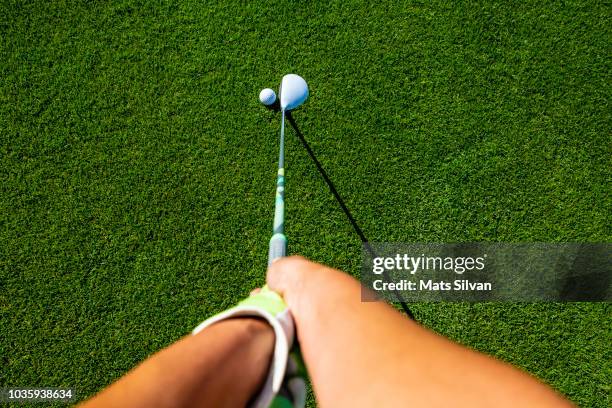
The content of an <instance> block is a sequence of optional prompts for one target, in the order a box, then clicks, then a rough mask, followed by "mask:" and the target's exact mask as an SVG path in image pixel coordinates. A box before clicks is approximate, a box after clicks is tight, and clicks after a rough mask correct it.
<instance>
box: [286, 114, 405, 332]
mask: <svg viewBox="0 0 612 408" xmlns="http://www.w3.org/2000/svg"><path fill="white" fill-rule="evenodd" d="M285 116H286V118H287V121H289V124H291V127H292V128H293V130H294V131H295V134H296V135H297V137H298V139H300V142H302V146H304V149H306V152H308V155H309V156H310V158H311V159H312V162H313V163H314V164H315V166H316V168H317V170H318V171H319V174H320V175H321V177H323V180H325V183H326V184H327V186H328V187H329V189H330V191H331V193H332V194H333V196H334V198H335V199H336V201H337V202H338V204H339V205H340V207H341V208H342V211H343V212H344V214H345V215H346V218H348V220H349V222H350V223H351V226H352V227H353V229H354V230H355V232H356V233H357V235H358V236H359V239H360V240H361V243H362V245H363V247H364V248H365V250H366V251H367V252H368V254H369V256H370V257H371V258H376V257H377V255H376V253H375V252H374V249H373V248H372V246H371V245H370V243H369V241H368V239H367V238H366V236H365V234H364V233H363V231H362V229H361V227H359V224H357V221H356V220H355V217H353V214H352V213H351V211H350V210H349V209H348V207H347V206H346V204H345V203H344V200H343V199H342V197H341V196H340V194H339V193H338V190H337V189H336V186H335V185H334V183H333V182H332V181H331V179H330V178H329V176H328V175H327V172H326V171H325V169H324V168H323V166H322V165H321V162H320V161H319V159H317V156H316V155H315V153H314V151H313V150H312V148H311V147H310V144H308V142H307V141H306V138H305V137H304V135H303V134H302V132H301V131H300V129H299V127H298V125H297V123H296V122H295V119H294V118H293V115H292V114H291V112H290V111H289V112H286V114H285ZM383 277H384V278H385V280H386V281H388V282H389V281H391V279H390V277H389V274H388V272H387V271H386V270H385V271H383ZM393 294H394V296H395V298H396V299H397V302H399V303H400V305H401V306H402V310H403V311H404V313H406V315H407V316H408V317H410V318H411V319H412V320H415V319H414V314H413V313H412V311H411V310H410V308H408V305H407V304H406V301H405V300H404V299H403V298H402V295H401V294H400V293H399V292H397V291H393Z"/></svg>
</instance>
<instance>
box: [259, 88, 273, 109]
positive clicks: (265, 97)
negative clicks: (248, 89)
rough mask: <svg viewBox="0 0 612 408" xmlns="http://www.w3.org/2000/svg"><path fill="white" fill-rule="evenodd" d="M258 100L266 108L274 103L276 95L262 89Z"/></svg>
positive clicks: (270, 90) (266, 89)
mask: <svg viewBox="0 0 612 408" xmlns="http://www.w3.org/2000/svg"><path fill="white" fill-rule="evenodd" d="M259 100H260V101H261V103H263V104H264V105H266V106H268V105H272V104H273V103H274V101H276V94H275V93H274V91H273V90H272V89H270V88H265V89H262V90H261V92H260V93H259Z"/></svg>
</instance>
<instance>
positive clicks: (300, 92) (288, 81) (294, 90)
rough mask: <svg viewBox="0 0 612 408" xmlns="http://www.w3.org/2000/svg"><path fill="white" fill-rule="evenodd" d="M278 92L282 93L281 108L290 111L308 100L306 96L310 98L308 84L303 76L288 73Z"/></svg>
mask: <svg viewBox="0 0 612 408" xmlns="http://www.w3.org/2000/svg"><path fill="white" fill-rule="evenodd" d="M278 94H279V95H280V108H281V110H283V111H290V110H293V109H295V108H297V107H298V106H300V105H301V104H303V103H304V101H306V98H308V85H307V84H306V81H304V78H302V77H301V76H299V75H296V74H287V75H285V76H284V77H283V79H282V81H281V86H280V89H279V91H278Z"/></svg>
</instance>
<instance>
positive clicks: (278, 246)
mask: <svg viewBox="0 0 612 408" xmlns="http://www.w3.org/2000/svg"><path fill="white" fill-rule="evenodd" d="M286 254H287V237H286V236H285V111H284V110H283V111H282V112H281V132H280V148H279V154H278V173H277V177H276V201H275V205H274V226H273V231H272V238H271V239H270V248H269V251H268V266H269V265H271V264H272V262H274V261H275V260H276V259H278V258H281V257H283V256H285V255H286Z"/></svg>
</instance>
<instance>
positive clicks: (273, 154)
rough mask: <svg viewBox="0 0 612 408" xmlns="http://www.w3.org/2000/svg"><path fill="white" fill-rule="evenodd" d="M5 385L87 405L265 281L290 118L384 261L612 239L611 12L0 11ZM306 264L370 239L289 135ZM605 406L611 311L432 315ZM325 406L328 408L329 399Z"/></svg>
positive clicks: (383, 6) (497, 308)
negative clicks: (287, 90) (267, 95)
mask: <svg viewBox="0 0 612 408" xmlns="http://www.w3.org/2000/svg"><path fill="white" fill-rule="evenodd" d="M0 9H1V11H2V12H1V13H0V34H1V39H0V57H1V58H0V130H1V132H0V138H1V139H0V140H1V142H0V155H1V158H2V160H1V164H0V178H1V183H0V225H1V229H0V359H1V361H0V367H1V371H0V384H2V385H29V386H34V385H37V386H73V387H77V389H78V392H79V396H80V398H85V397H86V396H88V395H91V394H92V393H95V392H96V391H98V390H100V389H101V388H102V387H104V386H105V385H107V384H109V383H110V382H112V381H113V380H114V379H116V378H118V377H119V376H121V375H122V374H123V373H125V372H126V371H127V370H128V369H129V368H131V367H132V366H134V365H135V364H136V363H137V362H139V361H141V360H142V359H144V358H145V357H146V356H148V355H149V354H151V353H153V352H154V351H156V350H158V349H159V348H161V347H163V346H165V345H168V344H170V343H172V342H173V341H175V340H176V339H178V338H179V337H180V336H182V335H184V334H186V333H187V332H188V331H189V330H190V329H191V328H193V327H194V326H195V325H196V324H197V323H199V322H200V321H201V320H203V319H204V318H206V317H207V316H210V315H212V314H214V313H216V312H219V311H221V310H223V309H225V308H227V307H229V306H231V305H233V304H234V303H235V302H236V301H237V300H239V299H241V298H242V297H244V296H246V295H247V294H248V293H249V291H250V290H251V289H252V288H253V287H255V286H258V285H261V284H263V282H264V276H265V273H264V271H265V267H266V255H267V243H268V239H269V237H270V231H271V224H272V214H273V203H274V183H275V173H276V160H277V137H278V129H279V119H280V118H279V117H278V116H275V115H273V114H272V113H270V112H268V111H267V110H265V109H264V108H263V107H261V106H260V104H259V102H258V100H257V95H258V92H259V90H260V89H261V88H263V87H267V86H269V87H273V88H277V87H278V84H279V82H280V78H281V77H282V75H283V74H285V73H289V72H295V73H299V74H300V75H302V76H303V77H304V78H306V80H307V81H308V82H309V84H310V88H311V95H310V99H309V101H308V102H307V103H306V104H305V105H304V107H302V108H300V110H299V111H296V112H295V114H294V116H295V118H296V120H297V122H298V123H299V125H300V128H301V130H302V131H303V132H304V134H305V136H306V138H307V139H308V140H309V141H310V143H311V144H312V146H313V148H314V150H315V152H316V153H317V154H318V156H319V159H320V160H321V161H322V163H323V165H324V166H325V167H326V169H327V170H328V172H329V173H330V175H331V177H332V179H333V180H334V181H335V183H336V184H337V187H338V189H339V191H340V193H341V194H342V195H343V196H344V197H345V199H346V201H347V204H348V206H349V207H350V208H351V209H352V210H353V212H354V213H355V216H356V218H357V220H358V221H359V222H360V223H361V225H362V227H363V228H364V230H365V232H366V234H367V235H368V236H369V237H370V239H372V240H373V241H397V242H461V241H502V242H503V241H508V242H538V241H542V242H609V241H610V238H611V235H612V234H611V231H610V214H611V200H610V195H609V194H610V183H609V182H610V168H611V167H610V165H611V162H610V157H611V155H610V153H611V152H612V149H611V144H610V133H611V132H610V131H611V126H610V125H611V123H610V106H609V102H610V96H611V95H610V93H611V75H610V54H611V45H610V44H611V40H612V37H611V28H610V27H612V21H611V18H610V15H611V8H610V6H609V5H606V4H604V3H603V2H598V1H584V2H576V1H567V2H556V1H555V2H552V1H538V2H535V1H533V2H516V3H514V2H512V3H510V2H508V3H503V2H469V3H468V2H466V3H461V2H460V3H457V2H451V1H434V2H393V1H385V0H383V1H377V2H374V3H372V2H367V1H352V2H339V1H335V0H331V1H324V2H323V1H312V2H298V1H273V2H265V3H264V2H201V1H152V2H146V1H132V0H128V1H113V2H110V1H99V2H82V1H71V2H66V1H8V0H5V1H2V2H1V6H0ZM287 144H288V146H287V224H286V225H287V235H288V237H289V241H290V252H291V253H299V254H302V255H304V256H307V257H310V258H313V259H315V260H317V261H320V262H324V263H327V264H330V265H332V266H334V267H338V268H342V269H344V270H346V271H348V272H349V273H351V274H354V275H356V274H358V271H359V265H360V244H359V241H358V239H357V237H356V236H355V235H354V233H353V232H352V230H351V229H350V226H349V224H348V223H347V221H346V219H345V218H344V216H343V214H342V212H341V211H340V210H339V208H338V206H337V205H336V203H335V202H334V201H333V197H332V196H331V194H330V193H329V191H328V190H327V188H326V186H325V185H324V183H323V181H322V180H321V179H320V178H319V176H318V175H317V173H316V171H315V168H314V166H313V165H312V163H310V161H309V159H308V157H307V155H306V153H305V152H304V150H303V149H302V147H301V146H300V144H299V142H298V140H297V138H296V137H295V136H294V135H293V132H292V131H288V143H287ZM412 307H413V309H414V311H415V314H416V316H417V318H418V319H419V320H420V321H421V322H423V323H424V324H425V325H427V326H428V327H431V328H432V329H434V330H436V331H438V332H440V333H443V334H445V335H447V336H449V337H451V338H453V339H455V340H457V341H459V342H461V343H463V344H466V345H468V346H471V347H474V348H476V349H478V350H482V351H484V352H486V353H490V354H493V355H495V356H498V357H500V358H502V359H504V360H506V361H509V362H512V363H514V364H516V365H518V366H520V367H523V368H524V369H526V370H528V371H529V372H531V373H533V374H535V375H537V376H539V377H540V378H542V379H543V380H545V381H547V382H548V383H550V384H552V385H553V386H554V387H556V388H557V389H559V390H560V391H561V392H563V393H564V394H566V395H568V396H569V397H570V398H571V399H572V400H573V401H575V402H577V403H578V404H580V405H583V406H588V407H608V406H610V403H611V401H610V400H611V398H610V385H611V382H612V380H611V377H612V376H611V374H612V367H611V361H612V358H611V357H612V355H611V350H610V340H611V338H612V335H611V326H610V320H611V315H612V313H611V311H612V308H611V307H610V305H609V304H607V303H598V304H586V303H583V304H580V303H578V304H576V303H573V304H495V303H492V304H415V305H413V306H412ZM311 403H312V402H311Z"/></svg>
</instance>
